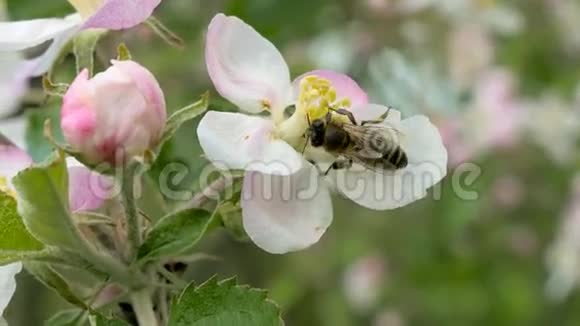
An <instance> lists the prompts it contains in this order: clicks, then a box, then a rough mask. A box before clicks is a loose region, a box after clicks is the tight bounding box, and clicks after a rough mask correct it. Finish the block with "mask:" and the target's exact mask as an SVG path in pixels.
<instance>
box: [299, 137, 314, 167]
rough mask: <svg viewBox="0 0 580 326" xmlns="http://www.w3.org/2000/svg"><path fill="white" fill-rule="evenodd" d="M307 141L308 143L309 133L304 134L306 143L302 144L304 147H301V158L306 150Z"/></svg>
mask: <svg viewBox="0 0 580 326" xmlns="http://www.w3.org/2000/svg"><path fill="white" fill-rule="evenodd" d="M309 141H310V133H306V142H305V143H304V147H302V152H301V154H302V156H304V151H305V150H306V146H308V142H309ZM311 163H312V162H311Z"/></svg>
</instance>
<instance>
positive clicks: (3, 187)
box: [0, 176, 16, 198]
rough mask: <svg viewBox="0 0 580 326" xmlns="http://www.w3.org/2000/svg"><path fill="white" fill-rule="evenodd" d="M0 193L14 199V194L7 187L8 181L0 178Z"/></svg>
mask: <svg viewBox="0 0 580 326" xmlns="http://www.w3.org/2000/svg"><path fill="white" fill-rule="evenodd" d="M0 191H1V192H3V193H6V194H8V195H10V196H11V197H13V198H16V192H15V191H14V190H13V189H11V188H10V187H9V186H8V179H7V178H6V177H3V176H0Z"/></svg>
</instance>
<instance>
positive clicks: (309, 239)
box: [241, 168, 332, 254]
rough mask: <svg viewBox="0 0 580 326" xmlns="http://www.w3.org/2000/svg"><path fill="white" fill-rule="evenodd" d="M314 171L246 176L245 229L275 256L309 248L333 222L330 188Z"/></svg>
mask: <svg viewBox="0 0 580 326" xmlns="http://www.w3.org/2000/svg"><path fill="white" fill-rule="evenodd" d="M319 180H320V178H319V174H318V171H316V170H315V169H313V168H304V169H302V170H300V171H299V172H297V173H296V174H293V175H290V176H273V175H265V174H261V173H257V172H246V174H245V176H244V184H243V190H242V202H241V205H242V219H243V224H244V229H245V230H246V232H247V233H248V235H249V236H250V238H251V239H252V240H253V241H254V243H255V244H256V245H257V246H258V247H260V248H262V249H264V250H265V251H267V252H269V253H273V254H283V253H287V252H290V251H296V250H301V249H305V248H307V247H310V246H311V245H313V244H315V243H316V242H318V240H319V239H320V237H321V236H322V235H323V234H324V232H325V231H326V229H327V228H328V227H329V226H330V223H331V222H332V203H331V199H330V194H329V191H328V188H326V186H325V185H324V184H323V183H321V182H319Z"/></svg>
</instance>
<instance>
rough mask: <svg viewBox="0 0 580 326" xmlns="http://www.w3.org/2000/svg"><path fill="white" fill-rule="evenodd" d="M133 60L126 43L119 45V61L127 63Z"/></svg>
mask: <svg viewBox="0 0 580 326" xmlns="http://www.w3.org/2000/svg"><path fill="white" fill-rule="evenodd" d="M131 58H132V56H131V51H129V48H127V45H126V44H125V43H121V44H119V46H118V47H117V60H119V61H127V60H131Z"/></svg>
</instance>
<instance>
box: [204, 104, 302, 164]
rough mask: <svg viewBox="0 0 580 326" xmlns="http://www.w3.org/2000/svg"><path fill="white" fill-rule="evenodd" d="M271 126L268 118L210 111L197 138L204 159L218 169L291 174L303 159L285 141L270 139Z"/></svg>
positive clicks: (271, 137) (271, 136)
mask: <svg viewBox="0 0 580 326" xmlns="http://www.w3.org/2000/svg"><path fill="white" fill-rule="evenodd" d="M273 127H274V125H273V123H272V121H271V120H270V119H264V118H261V117H254V116H247V115H244V114H241V113H230V112H217V111H209V112H208V113H206V114H205V116H204V117H203V119H202V120H201V122H200V123H199V127H198V128H197V135H198V139H199V142H200V144H201V147H202V148H203V151H204V153H205V156H206V157H207V158H208V159H209V160H210V161H212V163H214V164H215V165H216V166H218V167H223V168H229V169H244V170H251V171H259V172H262V173H266V174H278V175H288V174H293V173H295V172H296V171H298V170H299V169H300V168H301V167H302V157H301V156H300V154H299V153H298V152H296V150H294V148H292V147H291V146H290V145H288V144H287V143H286V142H284V141H282V140H279V139H275V138H273V135H272V129H273Z"/></svg>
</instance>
